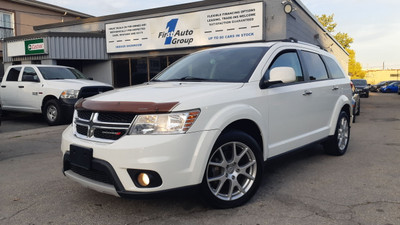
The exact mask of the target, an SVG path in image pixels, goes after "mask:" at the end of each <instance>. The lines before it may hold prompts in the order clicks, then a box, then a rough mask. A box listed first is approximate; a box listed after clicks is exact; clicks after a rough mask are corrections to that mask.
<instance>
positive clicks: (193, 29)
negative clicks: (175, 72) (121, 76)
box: [106, 2, 264, 53]
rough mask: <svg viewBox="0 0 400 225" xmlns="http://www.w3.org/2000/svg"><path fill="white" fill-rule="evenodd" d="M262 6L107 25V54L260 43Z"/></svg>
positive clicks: (244, 6)
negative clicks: (251, 42) (250, 42)
mask: <svg viewBox="0 0 400 225" xmlns="http://www.w3.org/2000/svg"><path fill="white" fill-rule="evenodd" d="M263 12H264V10H263V2H257V3H252V4H244V5H238V6H231V7H225V8H218V9H212V10H205V11H198V12H192V13H185V14H179V15H174V16H165V17H158V18H150V19H143V20H134V21H127V22H121V23H112V24H106V41H107V52H108V53H117V52H132V51H143V50H155V49H168V48H182V47H195V46H206V45H215V44H225V43H239V42H249V41H259V40H263V18H264V15H263Z"/></svg>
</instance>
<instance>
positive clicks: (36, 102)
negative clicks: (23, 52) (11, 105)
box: [18, 66, 43, 112]
mask: <svg viewBox="0 0 400 225" xmlns="http://www.w3.org/2000/svg"><path fill="white" fill-rule="evenodd" d="M18 88H19V91H20V94H21V99H20V101H21V107H23V108H24V109H25V110H27V111H32V112H41V103H42V102H41V101H42V98H43V97H42V95H43V90H42V84H41V83H40V78H39V76H38V74H37V71H35V69H34V68H33V67H31V66H25V67H24V68H23V71H22V77H21V79H20V81H19V85H18Z"/></svg>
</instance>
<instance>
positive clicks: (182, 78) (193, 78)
mask: <svg viewBox="0 0 400 225" xmlns="http://www.w3.org/2000/svg"><path fill="white" fill-rule="evenodd" d="M153 81H215V80H212V79H206V78H201V77H193V76H185V77H181V78H176V79H170V80H153Z"/></svg>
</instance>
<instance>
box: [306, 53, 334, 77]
mask: <svg viewBox="0 0 400 225" xmlns="http://www.w3.org/2000/svg"><path fill="white" fill-rule="evenodd" d="M303 56H304V57H303V58H304V64H305V66H306V68H307V71H308V76H309V77H310V80H324V79H328V73H327V72H326V68H325V64H324V62H323V61H322V59H321V57H320V56H319V55H318V54H315V53H312V52H304V51H303Z"/></svg>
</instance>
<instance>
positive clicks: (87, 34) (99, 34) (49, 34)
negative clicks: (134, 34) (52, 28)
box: [4, 31, 105, 42]
mask: <svg viewBox="0 0 400 225" xmlns="http://www.w3.org/2000/svg"><path fill="white" fill-rule="evenodd" d="M44 37H93V38H105V33H104V32H99V31H94V32H73V33H71V32H44V33H35V34H27V35H20V36H15V37H8V38H4V42H8V41H19V40H26V39H33V38H44Z"/></svg>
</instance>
